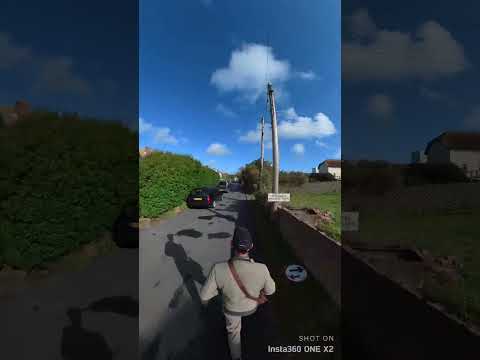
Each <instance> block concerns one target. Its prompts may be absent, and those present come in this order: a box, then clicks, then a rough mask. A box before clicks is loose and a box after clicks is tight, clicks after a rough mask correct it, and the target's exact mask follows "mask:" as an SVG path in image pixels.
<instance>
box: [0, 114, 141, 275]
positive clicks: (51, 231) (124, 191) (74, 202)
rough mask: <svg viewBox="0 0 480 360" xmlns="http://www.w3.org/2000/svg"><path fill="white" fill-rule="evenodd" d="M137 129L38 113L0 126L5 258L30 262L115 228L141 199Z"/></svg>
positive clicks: (0, 234)
mask: <svg viewBox="0 0 480 360" xmlns="http://www.w3.org/2000/svg"><path fill="white" fill-rule="evenodd" d="M137 154H138V136H137V134H136V133H134V132H132V131H130V130H129V129H127V128H125V127H123V126H121V125H119V124H116V123H112V122H106V121H95V120H88V119H85V120H81V119H79V118H78V117H77V116H68V117H65V116H64V117H59V116H57V115H56V114H53V113H49V112H35V113H32V114H31V115H30V116H29V118H27V119H25V121H22V122H20V123H19V124H18V125H16V126H14V127H11V128H3V129H1V131H0V168H1V171H0V265H1V264H2V263H6V264H8V265H10V266H13V267H18V268H26V269H28V268H31V267H33V266H36V265H40V264H42V263H44V262H46V261H49V260H52V259H55V258H57V257H59V256H61V255H63V254H65V253H67V252H69V251H71V250H73V249H75V248H77V247H78V246H79V245H81V244H84V243H88V242H91V241H94V240H96V238H97V237H98V236H99V234H101V233H102V232H103V231H105V230H109V229H111V227H112V225H113V223H114V221H115V219H116V217H117V216H118V215H119V213H120V212H121V208H122V207H123V206H125V205H126V204H127V203H132V202H135V201H137V199H138V175H137V172H138V155H137Z"/></svg>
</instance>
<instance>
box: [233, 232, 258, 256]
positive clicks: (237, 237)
mask: <svg viewBox="0 0 480 360" xmlns="http://www.w3.org/2000/svg"><path fill="white" fill-rule="evenodd" d="M232 245H233V247H234V248H235V249H237V250H240V251H244V252H246V251H249V250H251V249H252V246H253V241H252V236H251V235H250V232H249V231H248V230H247V229H246V228H244V227H241V226H237V227H236V228H235V232H234V234H233V242H232Z"/></svg>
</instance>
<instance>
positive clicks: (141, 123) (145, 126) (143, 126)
mask: <svg viewBox="0 0 480 360" xmlns="http://www.w3.org/2000/svg"><path fill="white" fill-rule="evenodd" d="M152 129H153V125H152V124H151V123H149V122H146V121H145V120H143V118H142V117H141V118H140V119H138V131H139V132H140V134H144V133H146V132H148V131H150V130H152Z"/></svg>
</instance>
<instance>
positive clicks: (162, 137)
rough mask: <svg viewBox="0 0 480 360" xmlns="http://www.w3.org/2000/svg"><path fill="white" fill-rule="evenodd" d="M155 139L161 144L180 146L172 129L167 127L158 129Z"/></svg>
mask: <svg viewBox="0 0 480 360" xmlns="http://www.w3.org/2000/svg"><path fill="white" fill-rule="evenodd" d="M154 139H155V141H156V142H157V143H159V144H169V145H177V144H178V140H177V138H176V137H175V136H173V135H172V134H171V133H170V129H169V128H167V127H162V128H157V129H156V131H155V137H154Z"/></svg>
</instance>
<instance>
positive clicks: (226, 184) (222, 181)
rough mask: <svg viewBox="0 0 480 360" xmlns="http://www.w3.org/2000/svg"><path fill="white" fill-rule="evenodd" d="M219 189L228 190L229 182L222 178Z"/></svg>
mask: <svg viewBox="0 0 480 360" xmlns="http://www.w3.org/2000/svg"><path fill="white" fill-rule="evenodd" d="M217 189H218V190H219V191H222V192H228V183H227V181H226V180H220V181H219V182H218V185H217Z"/></svg>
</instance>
